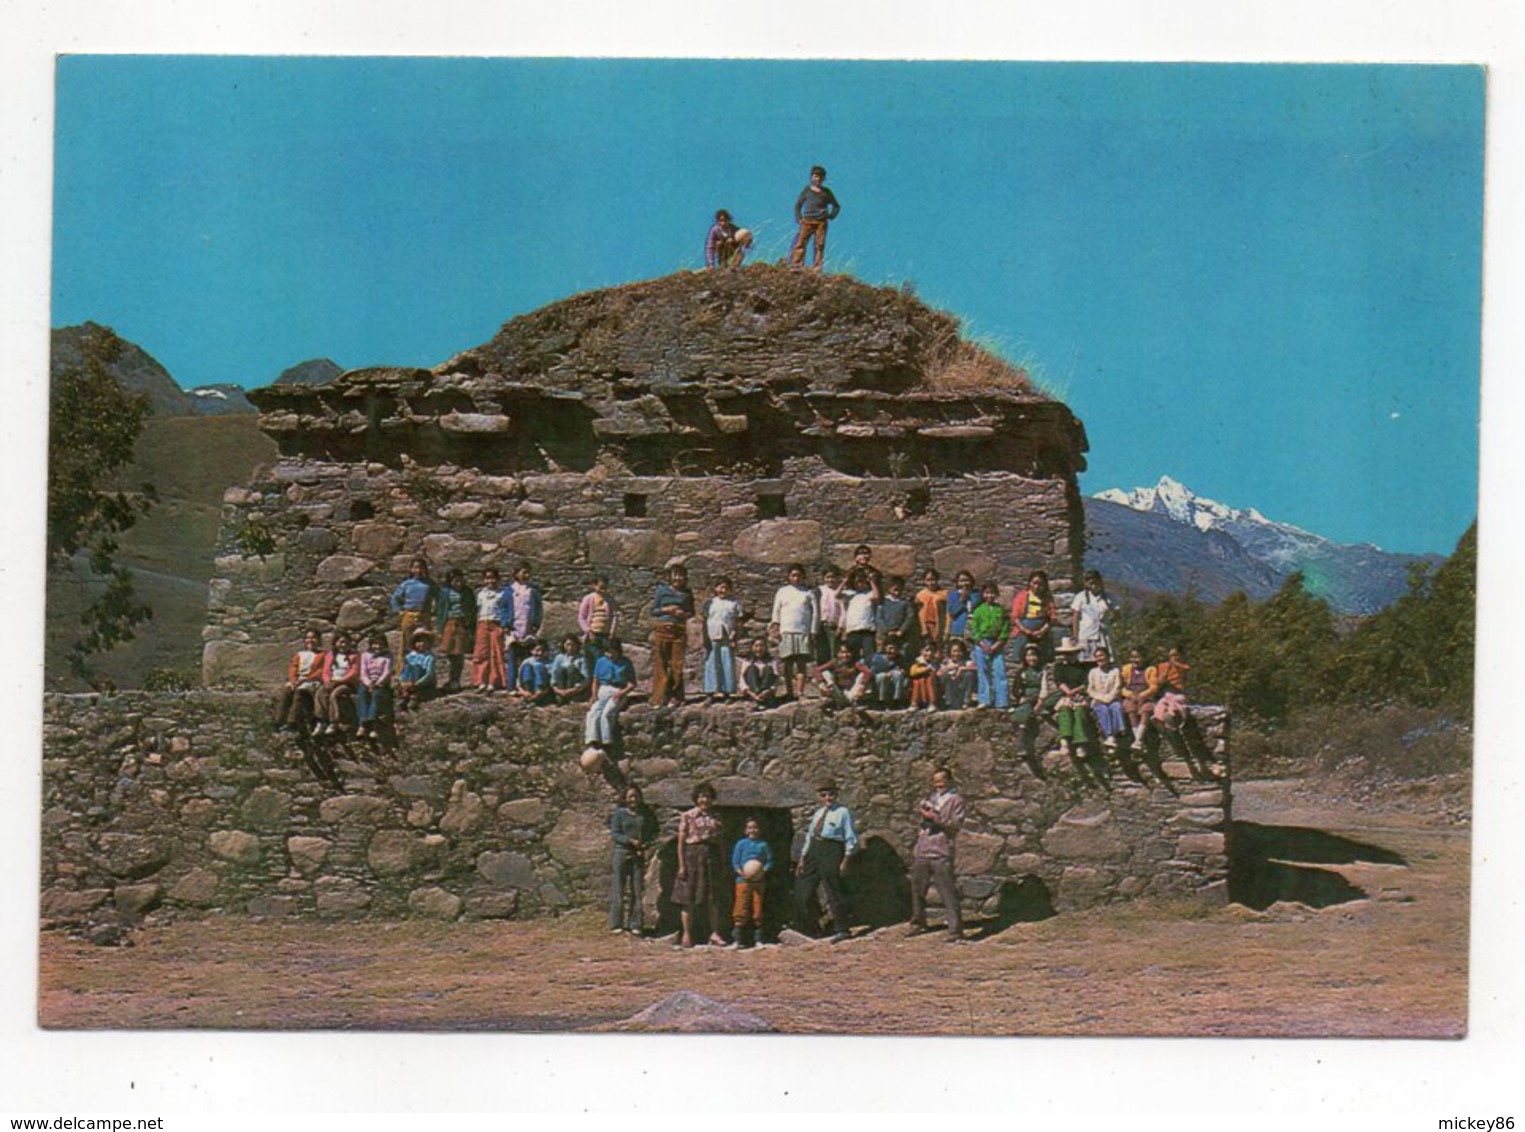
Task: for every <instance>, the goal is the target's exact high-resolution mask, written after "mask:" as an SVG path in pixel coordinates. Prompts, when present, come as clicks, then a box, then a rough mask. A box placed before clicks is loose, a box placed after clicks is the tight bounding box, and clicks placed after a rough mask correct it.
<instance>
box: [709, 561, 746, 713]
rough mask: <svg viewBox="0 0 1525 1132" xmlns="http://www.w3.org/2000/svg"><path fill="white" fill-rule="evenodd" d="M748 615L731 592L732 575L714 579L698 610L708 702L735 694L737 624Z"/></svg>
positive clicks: (725, 698)
mask: <svg viewBox="0 0 1525 1132" xmlns="http://www.w3.org/2000/svg"><path fill="white" fill-rule="evenodd" d="M746 619H747V616H746V614H745V613H744V612H743V611H742V608H741V602H739V601H737V600H736V599H735V598H733V597H732V596H731V579H730V578H718V579H716V581H715V592H714V596H712V597H710V598H709V599H708V600H707V601H705V603H704V606H703V608H702V609H700V611H699V626H700V629H701V631H702V633H703V641H704V693H705V695H707V696H709V698H710V702H711V703H714V702H716V701H718V700H728V699H730V698H731V697H732V696H734V695H735V694H736V627H737V626H738V625H739V624H740V623H741V622H742V621H745V620H746Z"/></svg>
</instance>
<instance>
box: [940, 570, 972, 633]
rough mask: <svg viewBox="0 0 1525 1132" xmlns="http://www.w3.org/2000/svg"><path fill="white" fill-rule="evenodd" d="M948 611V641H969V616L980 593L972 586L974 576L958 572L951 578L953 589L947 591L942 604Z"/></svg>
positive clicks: (966, 572)
mask: <svg viewBox="0 0 1525 1132" xmlns="http://www.w3.org/2000/svg"><path fill="white" fill-rule="evenodd" d="M944 604H945V606H946V607H947V611H948V640H950V641H955V640H968V639H969V615H970V614H971V613H973V612H974V610H975V609H976V607H978V606H979V604H980V591H979V590H977V589H976V588H975V586H974V575H973V574H971V573H969V571H968V570H960V571H959V572H958V573H957V574H955V575H954V576H953V588H952V589H951V590H949V591H948V599H947V601H946V602H945V603H944Z"/></svg>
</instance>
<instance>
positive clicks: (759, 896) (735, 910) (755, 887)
mask: <svg viewBox="0 0 1525 1132" xmlns="http://www.w3.org/2000/svg"><path fill="white" fill-rule="evenodd" d="M749 866H750V867H749ZM731 870H732V871H733V872H734V873H735V874H736V901H735V903H734V905H732V908H731V923H732V924H734V925H735V928H736V930H735V931H734V932H733V933H732V934H731V944H730V945H731V947H733V948H740V947H755V946H756V945H757V944H759V943H761V942H762V911H763V888H764V886H765V885H766V884H767V881H768V874H769V873H770V872H772V871H773V850H772V849H770V848H768V843H767V842H766V841H764V840H763V839H762V826H761V825H759V824H758V821H757V819H756V818H748V819H747V826H746V836H745V837H743V838H742V839H741V840H740V841H738V842H736V846H735V848H733V849H732V850H731Z"/></svg>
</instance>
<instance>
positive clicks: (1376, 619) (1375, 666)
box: [1336, 523, 1477, 714]
mask: <svg viewBox="0 0 1525 1132" xmlns="http://www.w3.org/2000/svg"><path fill="white" fill-rule="evenodd" d="M1476 626H1477V524H1476V523H1474V524H1473V525H1472V526H1471V527H1470V528H1469V529H1468V530H1467V532H1466V533H1465V534H1463V535H1462V537H1461V539H1460V541H1459V542H1458V543H1457V544H1456V550H1455V551H1454V552H1452V554H1451V557H1450V558H1448V559H1447V560H1446V561H1445V562H1444V563H1442V564H1441V566H1440V568H1439V569H1437V570H1435V571H1434V572H1433V573H1431V572H1430V571H1428V570H1426V569H1425V568H1424V567H1418V568H1416V569H1415V570H1414V572H1413V573H1412V574H1411V575H1410V577H1409V588H1408V592H1407V593H1406V594H1404V595H1403V596H1402V597H1401V598H1399V599H1398V600H1397V601H1396V602H1394V603H1393V604H1392V605H1390V606H1388V607H1387V608H1386V609H1384V610H1382V611H1381V612H1380V613H1378V614H1376V615H1375V616H1373V617H1370V618H1368V619H1367V620H1366V621H1364V622H1363V623H1362V624H1361V625H1360V626H1359V627H1357V628H1356V630H1355V631H1354V632H1352V633H1351V634H1350V636H1349V637H1348V638H1347V639H1346V640H1345V642H1344V644H1343V646H1342V647H1341V649H1340V652H1339V659H1338V666H1337V670H1336V678H1337V682H1338V685H1339V690H1340V693H1341V694H1342V696H1343V697H1344V698H1347V699H1350V700H1353V701H1357V702H1362V703H1389V702H1393V701H1402V702H1405V703H1411V704H1415V705H1417V706H1420V707H1443V708H1446V709H1449V710H1451V711H1456V712H1461V713H1463V714H1470V713H1471V710H1472V693H1473V666H1474V653H1475V651H1476V635H1477V630H1476Z"/></svg>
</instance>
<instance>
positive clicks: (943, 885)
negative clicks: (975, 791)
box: [910, 766, 964, 943]
mask: <svg viewBox="0 0 1525 1132" xmlns="http://www.w3.org/2000/svg"><path fill="white" fill-rule="evenodd" d="M916 816H917V817H918V818H920V819H921V825H920V828H919V829H918V830H917V832H916V849H915V851H914V852H913V853H912V854H911V931H910V934H911V935H921V934H922V933H923V932H929V931H931V930H932V929H931V928H929V927H928V926H927V906H926V899H927V886H928V884H929V883H930V884H935V885H936V886H937V895H938V896H940V897H941V898H942V902H943V914H944V916H945V917H946V918H947V921H948V939H947V942H949V943H954V942H956V941H958V940H961V939H963V938H964V918H963V915H962V914H961V913H960V911H959V907H958V888H957V887H956V886H955V884H954V880H953V842H954V838H956V837H957V836H958V831H959V828H960V827H961V826H962V825H963V824H964V799H963V797H962V796H961V795H960V794H959V792H958V788H957V787H956V786H954V785H953V772H952V771H951V770H949V769H948V768H947V767H945V766H940V767H938V768H937V769H936V770H934V771H933V772H932V793H931V794H930V795H929V796H927V797H925V798H923V799H922V800H921V801H920V802H918V803H917V805H916Z"/></svg>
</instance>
